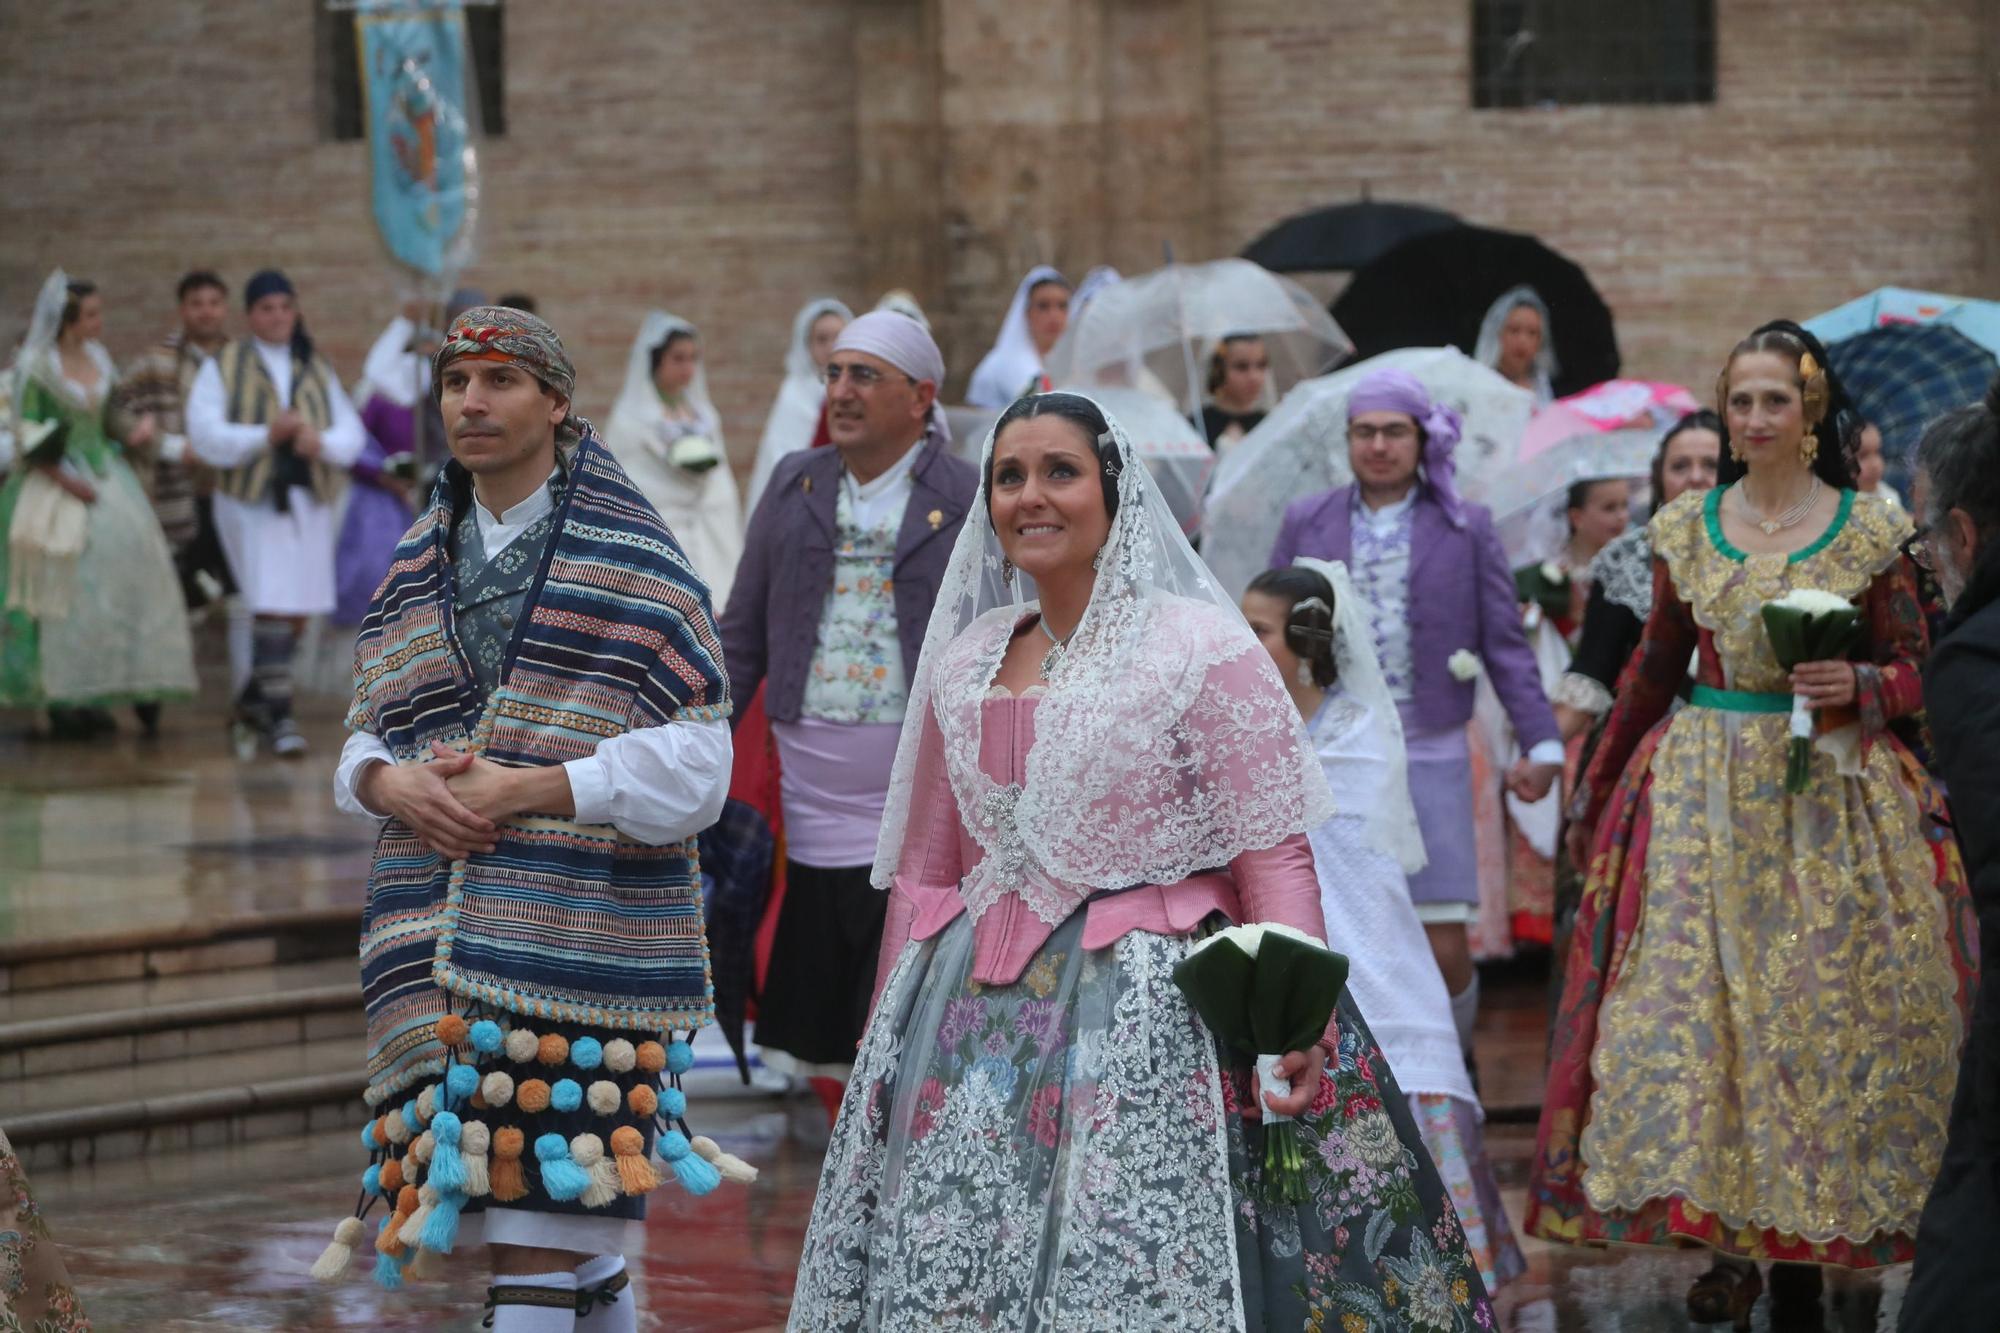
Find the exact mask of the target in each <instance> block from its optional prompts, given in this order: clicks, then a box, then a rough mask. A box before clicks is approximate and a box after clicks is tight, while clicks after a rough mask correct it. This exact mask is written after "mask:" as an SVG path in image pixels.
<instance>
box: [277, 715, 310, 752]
mask: <svg viewBox="0 0 2000 1333" xmlns="http://www.w3.org/2000/svg"><path fill="white" fill-rule="evenodd" d="M305 752H306V738H305V736H304V735H303V734H301V733H300V731H299V729H298V726H297V725H296V724H295V723H294V722H293V721H292V720H291V719H290V718H286V719H285V720H284V721H282V722H280V723H278V725H276V726H275V727H272V728H271V753H272V754H274V755H277V756H278V757H279V758H280V759H297V758H300V757H301V756H303V755H304V754H305Z"/></svg>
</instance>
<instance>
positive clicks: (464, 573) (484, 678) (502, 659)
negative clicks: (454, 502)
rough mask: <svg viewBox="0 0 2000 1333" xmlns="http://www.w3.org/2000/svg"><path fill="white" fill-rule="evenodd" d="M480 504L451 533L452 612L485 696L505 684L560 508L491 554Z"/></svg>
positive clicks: (558, 488)
mask: <svg viewBox="0 0 2000 1333" xmlns="http://www.w3.org/2000/svg"><path fill="white" fill-rule="evenodd" d="M565 480H566V474H565V478H564V479H551V481H550V483H549V486H550V489H551V490H553V491H555V492H556V494H557V495H558V496H560V495H561V492H562V486H563V485H564V484H565ZM476 503H477V502H476V501H474V502H473V503H472V504H467V505H466V507H465V513H463V514H462V515H460V516H459V520H458V524H457V526H455V527H454V528H453V529H452V533H451V544H452V552H451V555H452V564H453V565H454V566H455V568H456V573H455V575H454V577H455V578H456V579H457V581H458V595H457V597H456V598H455V599H454V604H453V606H452V616H453V620H454V622H455V623H454V625H453V629H454V630H455V632H456V633H457V636H458V641H459V643H460V644H462V645H463V646H464V648H465V660H466V662H467V663H468V664H469V665H470V666H471V667H472V675H473V678H474V679H475V680H476V681H477V682H478V683H479V692H480V696H481V698H482V699H483V698H484V697H485V696H487V695H490V694H492V693H493V691H494V689H495V688H497V687H498V686H499V684H500V673H501V669H502V668H503V667H505V666H506V664H507V648H508V646H509V645H510V644H512V643H513V642H514V626H515V625H517V624H518V623H520V619H521V614H522V611H523V610H524V608H525V607H526V606H527V601H528V594H529V592H531V591H532V590H533V589H534V586H535V574H536V572H537V571H538V570H539V569H540V567H541V563H542V556H543V555H544V554H545V553H546V552H547V550H548V545H549V538H550V537H551V536H552V535H553V534H554V532H555V528H556V514H557V511H556V510H554V509H551V510H550V511H549V512H548V513H546V514H543V515H542V516H541V517H540V518H538V519H536V520H535V521H534V522H533V523H531V524H529V525H528V527H527V528H526V529H525V530H524V531H523V532H522V533H521V535H520V536H518V537H516V538H515V539H514V540H513V541H511V542H508V543H507V545H506V546H505V547H503V548H502V549H501V551H500V554H498V555H496V556H492V557H491V558H489V557H488V555H487V552H486V546H485V543H484V542H483V541H481V540H480V536H479V520H478V517H477V515H476V514H475V513H474V509H473V504H476Z"/></svg>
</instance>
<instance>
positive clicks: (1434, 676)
mask: <svg viewBox="0 0 2000 1333" xmlns="http://www.w3.org/2000/svg"><path fill="white" fill-rule="evenodd" d="M1353 506H1354V487H1352V486H1340V487H1336V488H1335V489H1333V490H1330V491H1322V492H1321V493H1320V494H1318V495H1309V496H1307V497H1306V498H1305V499H1303V500H1298V501H1294V502H1293V503H1292V504H1291V505H1290V506H1289V507H1287V508H1286V510H1285V522H1284V526H1283V527H1281V528H1280V529H1279V530H1278V542H1277V545H1276V546H1274V547H1272V548H1271V565H1272V567H1273V568H1274V569H1275V568H1282V567H1283V566H1285V565H1289V564H1291V563H1292V561H1294V560H1296V559H1297V558H1298V557H1300V556H1302V555H1304V556H1311V557H1312V558H1313V559H1315V560H1341V561H1348V560H1352V559H1353V538H1354V531H1353V528H1354V511H1353ZM1410 524H1411V528H1410V656H1411V658H1412V659H1413V665H1414V667H1415V675H1416V679H1415V680H1414V681H1413V682H1412V683H1411V688H1410V702H1409V704H1408V705H1406V706H1405V708H1404V711H1403V721H1404V725H1405V727H1406V728H1407V729H1408V730H1410V731H1412V732H1413V733H1426V734H1428V733H1434V732H1439V731H1444V730H1446V729H1448V728H1451V727H1462V726H1464V725H1465V724H1466V722H1467V721H1469V720H1470V719H1471V717H1472V694H1473V687H1472V684H1471V683H1470V682H1467V681H1460V680H1456V679H1454V678H1453V676H1452V674H1451V669H1450V668H1449V666H1447V665H1446V664H1447V663H1448V662H1449V661H1450V660H1451V655H1452V654H1453V653H1455V652H1457V651H1458V650H1459V649H1461V648H1469V649H1471V650H1472V651H1473V652H1475V653H1477V654H1478V655H1479V658H1480V660H1481V661H1482V662H1484V663H1485V666H1486V676H1487V679H1488V680H1490V681H1492V682H1493V689H1494V692H1495V693H1496V694H1498V695H1499V696H1500V703H1501V706H1502V707H1504V708H1505V709H1506V710H1507V719H1508V721H1510V722H1512V723H1513V724H1514V734H1515V736H1516V737H1517V738H1519V740H1520V743H1521V748H1522V749H1523V750H1527V749H1529V748H1530V747H1532V746H1533V745H1535V744H1536V743H1537V742H1539V741H1545V740H1554V739H1557V738H1558V736H1559V733H1558V732H1557V730H1556V719H1555V713H1554V711H1553V710H1552V709H1551V708H1550V707H1549V701H1548V696H1547V695H1545V694H1543V693H1542V677H1541V671H1540V669H1539V668H1538V667H1537V666H1536V665H1535V655H1534V653H1533V652H1532V651H1530V650H1529V648H1528V639H1527V635H1526V634H1524V633H1523V632H1522V629H1521V609H1520V606H1519V604H1518V602H1517V601H1516V599H1515V593H1514V576H1513V572H1512V570H1511V569H1510V568H1509V566H1508V563H1507V553H1506V552H1505V551H1503V550H1502V549H1501V548H1500V539H1499V537H1497V536H1495V535H1494V532H1493V515H1492V514H1491V513H1490V512H1488V510H1487V509H1486V507H1485V506H1484V505H1475V504H1468V505H1466V506H1465V526H1464V527H1462V528H1459V527H1453V526H1452V523H1451V520H1450V519H1449V518H1447V517H1445V512H1444V510H1443V509H1442V508H1441V507H1439V505H1438V503H1437V501H1435V500H1433V499H1432V498H1431V497H1430V493H1429V492H1428V491H1423V490H1419V492H1418V494H1417V503H1416V504H1415V506H1413V507H1412V510H1411V514H1410Z"/></svg>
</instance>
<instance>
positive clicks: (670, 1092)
mask: <svg viewBox="0 0 2000 1333" xmlns="http://www.w3.org/2000/svg"><path fill="white" fill-rule="evenodd" d="M660 1109H661V1110H662V1111H665V1112H666V1113H667V1119H669V1120H678V1119H680V1118H681V1117H682V1116H684V1115H686V1114H687V1113H688V1095H687V1094H686V1093H685V1092H682V1091H681V1090H680V1089H679V1088H662V1089H660Z"/></svg>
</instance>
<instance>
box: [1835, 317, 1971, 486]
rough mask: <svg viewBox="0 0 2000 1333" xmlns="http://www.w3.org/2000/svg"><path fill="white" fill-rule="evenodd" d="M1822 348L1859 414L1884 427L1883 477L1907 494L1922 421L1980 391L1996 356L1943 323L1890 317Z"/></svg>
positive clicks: (1924, 424)
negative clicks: (1893, 321)
mask: <svg viewBox="0 0 2000 1333" xmlns="http://www.w3.org/2000/svg"><path fill="white" fill-rule="evenodd" d="M1827 355H1828V356H1829V357H1831V358H1832V360H1833V373H1834V374H1836V375H1838V376H1839V377H1840V382H1841V383H1842V384H1843V385H1845V386H1846V388H1847V392H1848V395H1849V396H1850V397H1852V398H1853V399H1854V402H1855V406H1856V408H1857V409H1858V410H1859V411H1860V413H1861V415H1862V416H1864V417H1866V418H1867V419H1868V420H1869V421H1871V422H1873V423H1874V424H1875V427H1876V429H1878V430H1880V431H1881V432H1882V456H1883V460H1884V462H1885V463H1886V464H1887V473H1888V479H1889V481H1890V482H1891V483H1892V484H1893V485H1894V486H1895V487H1896V488H1897V489H1898V490H1900V491H1902V492H1904V493H1905V494H1908V492H1909V487H1910V472H1911V458H1912V455H1914V453H1915V452H1916V447H1917V439H1918V437H1919V436H1921V435H1922V434H1923V432H1924V427H1925V426H1926V425H1928V424H1930V423H1931V422H1932V421H1934V420H1935V419H1937V418H1938V417H1940V416H1942V415H1944V414H1945V413H1946V412H1949V411H1951V410H1952V409H1954V408H1959V407H1964V406H1965V405H1966V404H1967V403H1976V402H1978V401H1979V400H1980V398H1981V397H1983V396H1984V395H1985V393H1986V386H1987V384H1988V383H1989V382H1990V381H1991V380H1992V378H1993V373H1994V370H1995V369H1996V364H2000V363H1996V362H1995V360H1994V356H1993V353H1992V352H1989V351H1987V350H1986V349H1985V348H1984V347H1981V346H1980V345H1979V344H1978V343H1976V342H1974V341H1973V340H1972V339H1971V338H1968V337H1966V336H1965V334H1963V333H1961V332H1960V331H1959V330H1957V329H1955V328H1952V327H1949V326H1948V325H1944V324H1888V325H1884V326H1882V327H1880V328H1876V329H1871V330H1869V331H1868V332H1866V333H1861V334H1856V335H1855V336H1854V337H1851V338H1847V339H1844V340H1842V341H1840V342H1836V343H1832V344H1830V345H1829V346H1828V347H1827Z"/></svg>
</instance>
